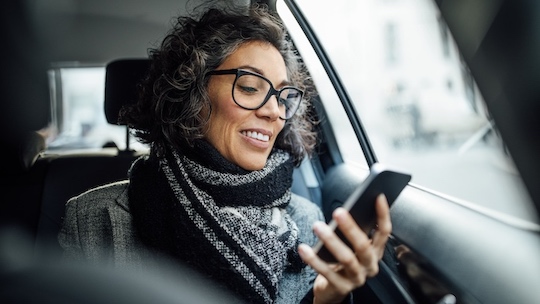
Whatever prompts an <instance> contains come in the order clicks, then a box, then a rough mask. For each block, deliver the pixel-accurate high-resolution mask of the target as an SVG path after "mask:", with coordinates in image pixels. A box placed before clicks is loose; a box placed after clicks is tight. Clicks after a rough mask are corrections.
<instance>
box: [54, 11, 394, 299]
mask: <svg viewBox="0 0 540 304" xmlns="http://www.w3.org/2000/svg"><path fill="white" fill-rule="evenodd" d="M151 58H152V62H153V64H152V67H151V69H150V73H149V76H148V78H147V79H146V80H145V82H144V84H143V85H142V87H141V88H142V89H141V92H140V100H139V101H138V103H137V104H135V105H134V106H132V107H130V108H128V109H126V111H125V112H124V114H123V120H124V121H125V122H126V123H127V124H128V125H129V126H130V127H131V128H133V129H134V130H136V136H137V137H138V138H139V139H140V140H141V141H142V142H144V143H148V144H150V146H151V153H150V155H149V156H148V157H144V158H141V159H139V160H137V161H136V162H135V163H134V164H133V166H132V168H131V170H130V173H129V181H126V182H121V183H115V184H112V185H107V186H105V187H101V188H98V189H94V190H91V191H89V192H87V193H84V194H82V195H80V196H78V197H76V198H73V199H71V200H70V201H69V203H68V205H67V210H66V219H65V222H64V226H63V229H62V231H61V233H60V237H59V239H60V243H61V245H62V246H63V248H64V249H65V254H66V256H68V257H72V258H78V259H85V260H89V261H92V262H102V261H103V260H106V261H110V262H112V263H114V264H115V265H117V266H122V265H129V266H130V267H132V266H133V265H138V266H141V267H144V264H145V262H144V259H145V258H147V256H146V255H147V254H146V253H147V252H148V251H149V252H150V255H151V256H152V258H156V257H158V258H159V257H162V258H172V259H173V260H175V261H179V262H181V263H182V264H184V265H188V266H190V267H192V268H194V269H196V270H197V271H199V272H201V273H202V274H204V275H205V276H206V277H208V278H211V279H213V280H215V282H217V284H219V285H223V286H224V287H225V288H228V289H229V290H231V291H233V292H234V293H235V294H236V295H238V296H240V297H241V298H243V299H245V300H246V301H247V302H252V303H274V302H276V303H299V302H301V301H304V302H316V303H339V302H341V301H343V300H346V299H347V298H348V295H349V294H350V292H351V291H352V290H353V289H354V288H356V287H358V286H361V285H362V284H364V282H365V279H366V278H367V277H370V276H373V275H375V274H376V273H377V272H378V268H377V263H378V261H379V260H380V259H381V258H382V253H383V249H384V245H385V243H386V240H387V238H388V235H389V233H390V229H391V228H390V227H391V224H390V220H389V212H388V207H387V205H386V201H385V199H384V198H381V199H378V200H377V208H378V209H377V210H378V216H379V219H378V225H379V229H378V231H377V232H375V234H374V236H373V238H372V239H369V238H368V237H367V236H366V235H365V234H364V233H363V232H362V231H361V230H360V228H359V227H358V226H357V225H356V224H355V222H354V220H352V218H351V217H350V215H349V214H348V213H347V212H346V211H344V210H342V209H338V210H336V212H335V213H334V218H335V219H336V220H337V221H338V223H339V228H340V229H341V230H342V231H343V232H344V234H345V236H347V237H348V239H349V241H350V242H351V244H352V245H353V248H354V250H351V249H349V247H347V246H346V245H345V244H344V243H343V242H342V241H340V240H339V239H338V238H337V236H336V235H335V234H334V233H333V232H332V231H331V230H330V229H329V227H328V226H327V225H326V224H324V222H323V220H324V219H323V217H322V214H321V211H320V210H319V209H318V208H317V206H316V205H314V204H313V203H311V202H309V201H307V200H305V199H303V198H301V197H299V196H296V195H294V194H292V193H291V191H290V188H291V182H292V172H293V168H294V166H295V165H297V164H299V162H300V161H301V160H302V158H303V157H304V155H306V154H308V153H310V152H311V150H312V148H313V145H314V142H315V136H314V133H313V132H312V130H311V128H312V122H311V120H310V117H309V111H308V104H307V99H308V98H309V95H310V90H311V88H310V85H309V84H310V83H309V78H308V77H307V75H306V73H305V71H304V68H303V66H301V64H300V61H299V60H298V57H297V56H296V55H295V53H294V52H293V50H292V49H291V46H290V44H289V43H288V42H287V41H286V39H285V31H284V29H283V28H282V25H281V24H280V22H279V21H278V19H277V18H275V17H273V16H272V15H271V14H269V13H268V12H267V10H266V9H265V8H262V7H252V8H251V9H250V10H249V12H248V13H247V14H245V13H238V12H234V10H230V11H227V12H224V11H223V10H216V9H211V10H209V11H207V12H206V13H204V14H203V15H202V16H201V17H200V18H199V19H194V18H191V17H180V18H178V19H177V23H176V24H175V26H174V27H173V29H172V30H171V31H170V32H169V34H168V35H167V37H166V38H165V39H164V41H163V43H162V44H161V46H160V48H159V49H156V50H153V51H152V52H151ZM313 232H315V234H313ZM316 237H318V238H320V239H322V240H323V241H324V242H325V245H326V246H327V247H328V248H329V249H330V250H331V251H332V252H333V253H334V255H335V256H336V258H337V260H338V262H339V263H337V264H328V263H325V262H323V261H322V260H320V259H319V258H318V257H317V256H316V254H315V253H314V252H313V251H312V250H311V247H310V246H312V245H313V244H314V243H315V241H316ZM306 264H307V265H309V266H306Z"/></svg>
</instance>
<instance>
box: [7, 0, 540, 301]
mask: <svg viewBox="0 0 540 304" xmlns="http://www.w3.org/2000/svg"><path fill="white" fill-rule="evenodd" d="M396 1H397V0H396ZM402 1H404V0H402ZM45 2H46V1H35V3H33V4H30V1H9V2H8V4H9V5H8V6H7V8H8V9H6V10H3V11H2V13H1V15H2V18H0V19H1V20H2V38H3V39H2V40H3V41H10V43H8V44H7V45H6V47H5V48H4V49H3V50H2V53H1V54H2V56H0V57H1V59H0V60H2V66H3V67H4V69H3V71H2V93H3V96H4V98H3V101H2V102H1V104H2V106H1V107H2V108H1V111H2V117H1V125H2V128H3V129H4V130H7V132H6V133H8V134H6V135H5V136H3V137H2V139H1V140H2V146H1V154H0V155H1V157H2V158H1V159H2V160H3V161H2V165H1V170H0V172H1V173H0V174H2V180H3V182H2V187H1V189H2V193H3V194H4V196H3V198H2V202H1V204H0V232H1V233H0V272H1V278H0V282H2V284H1V285H2V286H4V287H1V288H0V301H2V302H4V300H2V299H5V300H7V301H14V302H18V303H49V302H50V303H52V302H55V301H56V300H58V299H71V300H73V299H75V300H81V299H87V300H88V301H87V302H85V303H109V302H110V303H113V302H114V303H119V302H126V303H127V302H129V303H145V301H148V299H150V296H152V297H155V298H154V299H159V300H161V301H158V302H162V303H173V302H174V303H178V300H179V298H181V299H182V302H183V303H195V302H197V303H218V302H219V303H238V302H236V301H237V300H236V299H229V298H228V297H227V295H221V294H220V293H219V292H218V291H215V290H212V289H211V288H210V287H211V286H210V287H209V286H205V287H204V288H202V287H201V286H200V285H204V281H202V280H201V282H199V281H198V280H194V281H191V280H190V278H195V277H196V275H195V274H192V273H190V272H189V271H185V270H181V271H179V272H178V273H177V274H175V279H174V280H172V279H171V281H173V282H176V283H177V284H180V285H181V287H178V285H174V284H173V285H174V286H170V285H171V284H170V282H168V283H167V282H163V281H160V280H158V279H156V278H155V277H153V276H152V275H148V277H140V278H131V279H130V278H126V277H118V276H116V274H113V273H110V272H107V271H104V272H99V273H98V272H95V270H89V269H86V268H79V267H72V268H70V267H65V265H57V264H56V262H58V260H59V258H60V256H61V249H60V247H59V244H58V241H57V234H58V232H59V230H60V227H61V224H62V219H63V216H64V208H65V203H66V202H67V201H68V200H69V198H71V197H73V196H76V195H78V194H80V193H83V192H85V191H87V190H89V189H91V188H94V187H99V186H101V185H105V184H107V183H110V182H114V181H119V180H123V179H126V178H127V174H128V171H129V168H130V165H131V163H132V162H133V161H134V160H135V159H136V158H138V157H141V156H143V155H145V154H146V153H148V150H144V149H142V150H138V149H134V148H133V147H132V144H131V141H130V130H129V128H128V127H127V126H122V127H123V128H124V129H125V130H124V132H125V133H124V134H125V141H124V142H122V143H121V144H119V143H115V142H110V141H106V142H105V144H103V145H102V147H100V148H99V149H88V150H83V149H74V150H72V151H68V152H63V151H55V150H52V151H51V150H49V151H48V150H47V141H46V138H45V137H44V136H43V135H42V133H40V132H39V130H41V129H43V128H44V127H46V126H47V125H48V124H49V123H50V120H51V117H53V116H54V115H55V114H54V110H51V108H52V107H53V105H54V103H53V102H52V101H51V100H52V98H50V94H51V93H50V87H51V86H50V82H49V81H50V80H49V79H48V78H47V77H45V76H46V75H44V74H46V73H44V71H47V70H49V69H50V68H51V66H54V64H53V63H54V62H55V61H58V62H60V61H61V60H63V61H70V60H73V61H75V60H81V62H82V63H80V64H81V65H84V62H85V58H87V62H92V63H93V64H94V65H96V64H95V62H94V61H98V62H99V64H100V65H101V66H102V67H104V68H105V83H104V92H103V96H104V98H103V106H102V108H101V110H102V111H103V114H104V116H105V117H106V121H107V123H108V124H110V125H115V126H116V125H118V124H119V123H118V115H119V111H120V109H121V108H122V106H123V105H126V104H128V103H132V102H134V101H135V99H136V94H135V92H136V86H137V84H138V82H139V81H140V80H141V79H142V78H143V77H144V75H145V72H146V71H147V69H148V66H149V63H150V61H149V59H148V58H146V57H145V56H144V54H143V55H141V52H139V53H136V52H135V51H133V52H132V53H130V52H128V51H126V49H129V47H130V46H131V45H129V44H130V43H134V42H133V41H135V40H136V39H134V38H133V37H134V36H137V29H142V28H144V26H146V25H149V29H145V30H141V32H140V35H142V36H145V37H146V35H147V36H152V35H154V36H155V37H154V38H153V39H155V41H158V40H159V38H160V37H161V36H159V35H163V34H164V28H165V29H166V26H163V24H165V25H167V22H168V20H164V21H163V23H162V24H161V27H160V26H157V25H156V24H153V23H151V22H150V21H148V20H147V19H145V17H140V16H139V19H131V22H133V24H130V23H129V22H126V20H125V19H127V16H128V15H129V14H130V13H131V14H136V12H137V10H135V9H133V10H130V7H131V6H137V5H140V6H141V7H143V6H144V4H143V3H142V2H141V1H136V2H134V3H130V1H121V0H115V1H110V2H107V1H105V0H103V1H94V2H95V3H94V2H92V1H87V0H77V1H76V0H73V1H65V3H64V4H63V5H64V6H62V4H61V3H60V2H61V1H53V2H54V3H57V2H58V3H60V4H59V5H60V6H61V7H62V8H63V9H66V10H68V11H69V10H73V11H77V9H75V8H77V7H78V9H80V10H81V11H82V10H83V9H86V13H85V14H83V13H80V15H77V14H74V15H72V16H70V17H69V18H75V17H77V16H78V17H80V18H81V20H79V21H77V22H75V21H73V20H72V21H73V22H74V23H73V24H72V26H73V29H74V30H73V32H72V33H68V31H67V30H66V37H68V38H67V39H66V40H60V39H64V38H61V36H60V35H59V36H58V37H56V38H55V39H57V40H54V39H53V40H51V41H52V42H51V41H47V42H46V43H44V41H42V40H41V36H39V35H38V34H39V33H40V32H39V31H37V30H36V29H35V28H33V27H32V25H33V23H32V20H33V19H32V18H35V14H36V7H37V8H45V7H46V6H47V5H46V4H45ZM68 2H69V5H67V4H66V3H68ZM185 2H186V1H168V0H163V1H156V2H155V3H153V4H152V5H153V6H155V15H152V16H154V18H156V16H159V18H164V17H163V16H169V17H172V16H174V15H175V14H176V13H177V12H179V11H181V10H182V9H183V8H185V7H186V6H187V7H189V6H190V5H193V3H192V2H191V1H187V4H186V3H185ZM194 2H196V1H194ZM244 2H245V3H246V4H248V3H250V1H244ZM251 2H264V3H266V4H268V5H269V7H270V8H272V9H273V10H276V11H279V10H278V9H277V6H278V5H282V7H285V8H286V9H287V10H288V11H290V14H291V16H293V17H294V20H296V22H297V23H298V25H299V27H300V28H301V30H302V32H303V34H304V35H305V36H306V39H307V41H309V43H310V44H311V46H312V48H313V50H314V52H315V53H316V55H317V58H318V60H319V61H320V63H319V64H320V65H321V66H322V68H323V69H324V73H325V74H326V75H327V77H328V79H329V81H330V83H331V84H332V87H333V89H334V90H335V91H336V96H337V99H338V100H330V101H329V100H327V99H326V100H325V98H324V96H323V94H320V95H319V96H317V97H316V98H315V100H314V101H313V104H314V109H315V112H316V115H317V117H318V118H319V120H320V121H321V123H320V124H318V125H317V126H316V127H317V132H318V135H319V143H318V145H317V150H316V152H317V153H316V154H315V155H313V156H312V157H310V158H306V159H305V160H304V161H303V163H302V164H301V165H300V166H299V167H297V168H295V171H294V175H293V186H292V191H293V192H294V193H296V194H299V195H301V196H304V197H306V198H308V199H309V200H311V201H312V202H314V203H316V204H317V205H318V206H319V207H321V209H322V211H323V213H324V215H325V218H326V219H327V221H329V220H330V219H331V213H332V211H333V210H334V209H335V208H337V207H339V206H341V205H343V204H344V202H345V201H346V200H347V198H348V197H349V195H350V194H351V193H353V192H354V190H355V189H357V188H358V187H359V186H360V185H361V184H362V182H363V181H364V178H365V177H366V176H367V174H368V172H369V166H371V165H373V164H374V163H377V162H379V159H378V157H377V153H376V150H377V149H375V147H374V145H372V142H371V141H370V132H369V131H370V130H368V129H367V128H365V126H364V123H363V122H362V120H361V119H360V118H359V117H360V116H358V115H357V114H356V109H355V106H354V105H353V102H352V101H351V99H353V98H352V97H351V96H350V95H349V94H348V91H347V89H348V88H347V87H346V86H345V85H344V83H343V82H341V79H340V75H339V73H338V71H337V70H336V69H334V67H333V66H332V60H331V59H330V58H329V57H328V56H327V54H326V52H325V48H324V45H323V43H322V42H321V40H319V39H318V38H317V33H316V32H315V31H314V30H313V28H312V27H311V24H310V20H308V17H307V16H308V14H304V11H303V10H302V6H301V5H300V4H301V2H302V1H295V0H284V1H280V0H269V1H255V0H253V1H251ZM398 2H399V1H398ZM432 2H433V3H434V5H435V6H436V8H437V9H438V10H439V11H440V15H441V16H442V18H443V19H444V21H445V22H446V24H447V26H448V29H449V31H450V32H451V33H452V35H453V37H454V39H455V41H456V45H457V47H458V48H459V50H460V52H461V54H462V59H463V61H464V62H465V63H466V65H467V67H468V69H470V72H471V74H472V75H473V76H474V79H475V81H476V83H477V85H478V89H479V91H480V92H481V93H482V95H483V98H484V100H485V103H486V107H487V109H488V110H489V113H490V114H491V116H492V117H491V118H492V119H493V121H494V122H495V123H496V125H497V131H498V132H499V133H500V136H501V137H502V138H503V139H504V142H505V145H506V149H507V151H508V153H509V154H510V155H511V157H512V160H513V162H514V163H515V166H516V168H517V170H518V172H519V175H520V176H521V178H522V179H523V183H524V185H525V189H526V192H527V195H528V196H529V197H530V199H531V201H532V202H533V204H534V208H535V209H534V211H533V213H535V214H534V215H533V217H536V218H538V217H540V188H539V187H538V186H537V185H538V184H539V182H540V162H539V160H538V157H537V155H540V136H539V135H538V134H539V133H538V132H537V131H536V130H538V127H539V126H538V124H539V123H538V119H537V117H536V116H535V115H536V113H540V111H538V110H539V103H538V102H537V100H538V98H540V91H539V90H538V86H537V85H536V82H537V80H538V79H540V76H539V75H538V73H540V72H539V71H540V66H539V65H540V60H538V58H537V57H538V55H537V54H539V53H540V52H539V51H540V49H539V48H540V35H538V33H539V32H538V31H539V28H538V21H537V20H540V18H538V17H540V5H539V4H536V3H532V2H531V1H525V0H520V1H511V0H498V1H487V0H485V1H484V0H478V1H464V0H460V1H456V0H454V1H450V0H435V1H432ZM92 3H93V4H92ZM32 5H34V6H32ZM321 5H331V4H330V3H323V4H321ZM98 6H104V7H106V9H104V10H107V9H109V10H112V9H115V10H116V11H117V12H116V16H115V17H114V18H116V19H114V18H113V17H112V15H114V14H112V13H111V15H110V16H107V18H102V17H103V16H101V17H100V16H99V14H98V13H97V11H98V9H97V7H98ZM151 7H152V6H151ZM151 7H148V8H146V9H147V10H148V9H150V8H151ZM61 11H62V9H60V10H58V12H61ZM149 14H150V15H151V13H149ZM50 16H55V15H54V14H51V15H50ZM69 18H68V19H69ZM92 18H94V19H92ZM146 18H150V17H146ZM165 19H167V18H165ZM104 20H106V21H107V22H104ZM133 20H138V23H136V24H135V22H134V21H133ZM64 21H65V20H64ZM100 21H103V22H101V23H100ZM92 22H97V23H99V25H98V26H96V27H95V28H93V29H98V30H97V31H100V34H101V35H102V36H103V38H102V39H103V41H100V42H99V43H97V42H96V44H97V45H98V47H97V48H96V47H92V48H90V46H89V45H90V44H92V43H90V44H88V42H86V44H84V43H81V42H82V41H86V40H84V39H89V40H90V41H92V39H101V38H99V37H100V36H98V35H96V36H95V37H94V38H88V37H93V36H92V34H91V33H89V32H88V31H90V29H85V28H84V26H83V25H88V24H90V23H92ZM122 22H124V23H122ZM116 23H118V24H116ZM150 24H151V26H150ZM114 25H116V26H118V27H114V30H112V28H113V26H114ZM128 25H131V28H129V27H128ZM108 26H110V27H111V30H110V35H109V36H107V35H104V34H103V33H107V32H109V29H108V28H107V27H108ZM122 27H125V28H122ZM53 28H54V27H53ZM75 29H77V30H78V31H77V30H75ZM127 33H129V34H127ZM155 33H160V34H158V35H156V34H155ZM122 34H124V36H123V37H124V38H125V40H126V44H128V45H127V46H124V47H123V48H122V49H119V50H118V51H117V50H103V52H104V53H107V52H108V53H107V54H106V55H101V54H100V51H101V50H99V49H98V48H99V47H101V46H105V45H107V44H111V45H115V43H114V42H115V41H116V40H122ZM70 35H71V36H70ZM75 35H80V37H75ZM85 35H86V36H85ZM292 36H293V37H292V39H293V41H294V42H295V43H296V41H295V38H296V36H294V35H292ZM23 37H24V38H23ZM49 38H51V37H49ZM69 38H73V41H71V42H70V41H68V40H69ZM128 38H129V39H128ZM94 42H95V41H94ZM48 43H57V44H58V49H62V48H66V50H62V51H58V50H52V49H51V50H50V53H48V52H47V51H43V52H38V51H36V50H39V49H40V46H45V45H48ZM69 43H75V44H77V43H79V44H80V45H79V46H78V47H73V48H69V47H67V46H68V45H69ZM111 48H112V49H114V46H113V47H111ZM44 49H45V48H44ZM69 50H72V51H73V52H75V51H76V50H78V52H79V54H77V56H80V58H79V59H75V57H71V56H75V55H74V54H69V52H68V51H69ZM63 52H64V53H63ZM91 52H96V55H95V56H94V57H92V54H91ZM143 53H144V51H143ZM300 53H301V54H302V52H300ZM50 61H52V62H53V63H51V62H50ZM306 61H307V60H306ZM309 68H310V66H308V69H309ZM313 69H315V68H313ZM349 90H350V88H349ZM334 106H335V107H342V108H343V109H344V111H345V112H346V113H347V115H348V118H349V120H350V126H349V128H351V130H353V131H354V133H355V134H356V139H357V141H358V145H359V146H360V147H361V149H362V153H363V156H362V157H363V158H365V162H366V164H367V167H366V168H360V169H359V168H358V166H356V165H351V163H349V162H347V161H346V160H345V159H344V157H343V156H342V155H343V153H344V151H343V146H340V144H339V143H338V141H339V140H338V139H337V135H338V134H336V133H339V132H341V129H340V127H337V126H334V125H332V122H331V121H330V120H328V119H326V117H327V116H328V113H327V111H329V110H330V107H334ZM29 109H32V110H29ZM381 159H382V158H381ZM412 177H413V178H412V181H411V183H410V184H409V185H408V186H407V187H406V188H405V190H404V191H403V192H402V193H401V194H400V195H399V197H398V198H397V200H396V201H395V203H394V204H393V205H392V208H391V217H392V224H393V230H392V236H391V239H390V240H389V242H388V244H387V247H386V252H385V255H384V257H383V260H382V261H381V262H380V271H379V274H378V275H377V276H375V277H373V278H370V279H369V280H368V281H367V283H366V285H365V286H363V287H361V288H359V289H357V290H355V291H354V295H353V299H354V302H355V303H448V304H450V303H501V304H502V303H537V302H539V301H540V295H539V293H538V292H537V290H536V288H537V287H538V286H540V259H539V258H538V257H539V256H540V225H539V223H538V222H533V221H527V220H523V219H519V218H516V217H513V216H508V215H505V214H502V213H500V212H492V211H490V210H486V209H484V208H478V207H475V206H473V205H471V204H468V203H467V202H464V200H460V199H456V198H455V197H453V196H452V195H447V194H445V193H441V192H437V191H432V190H431V189H429V188H428V187H423V186H422V185H421V184H418V183H415V175H414V174H412ZM493 187H497V185H493ZM13 231H16V233H15V232H13ZM6 232H7V234H6ZM12 232H13V233H12ZM9 233H12V234H11V235H10V234H9ZM19 233H21V235H19ZM15 238H23V239H25V242H26V245H25V246H26V247H25V246H19V245H18V242H17V241H16V240H15ZM23 257H27V258H26V260H24V259H23ZM30 261H32V262H30ZM47 265H49V266H50V265H57V267H56V268H54V267H53V266H51V267H46V266H47ZM132 279H133V280H132ZM178 279H179V280H180V281H177V280H178ZM151 280H155V282H159V283H162V284H163V285H160V284H157V283H156V284H150V283H149V282H151ZM98 281H101V282H103V283H105V284H101V285H100V284H97V283H96V284H94V282H98ZM118 281H124V282H125V286H122V289H121V291H120V292H118V294H117V295H116V297H109V295H110V294H111V292H112V291H111V290H110V289H107V285H108V284H106V283H113V282H118ZM8 282H9V284H8ZM45 282H47V284H45ZM199 283H200V284H199ZM44 284H45V285H44ZM130 284H131V285H130ZM75 285H76V286H75ZM158 285H159V286H158ZM134 286H136V288H133V287H134ZM124 287H125V289H124ZM28 289H32V290H36V292H35V294H29V293H26V292H25V290H28ZM134 289H136V290H138V292H136V293H135V294H130V293H129V292H128V291H129V290H134ZM145 293H146V296H143V295H144V294H145ZM51 294H52V295H53V296H49V295H51ZM149 295H150V296H149ZM40 297H41V298H40ZM40 299H41V301H40ZM216 299H220V300H219V301H218V300H216ZM6 303H7V302H6Z"/></svg>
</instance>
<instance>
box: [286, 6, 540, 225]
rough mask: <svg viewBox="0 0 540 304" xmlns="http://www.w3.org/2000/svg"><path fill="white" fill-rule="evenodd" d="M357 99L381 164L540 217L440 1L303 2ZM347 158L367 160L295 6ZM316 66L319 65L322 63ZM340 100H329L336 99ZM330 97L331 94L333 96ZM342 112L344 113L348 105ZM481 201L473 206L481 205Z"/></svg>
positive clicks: (462, 196) (297, 35) (436, 188)
mask: <svg viewBox="0 0 540 304" xmlns="http://www.w3.org/2000/svg"><path fill="white" fill-rule="evenodd" d="M297 3H298V4H299V6H300V8H301V9H302V11H303V13H304V14H305V16H306V18H307V19H308V21H309V23H310V25H311V26H312V27H313V29H314V31H315V33H316V35H317V37H318V38H319V40H320V42H321V44H322V45H323V48H324V50H325V51H326V52H327V53H328V55H329V57H330V60H331V62H332V64H333V65H334V67H335V68H336V70H337V72H338V73H339V76H340V78H341V80H342V81H343V82H344V85H345V87H346V89H347V91H348V93H349V95H350V96H351V98H352V100H353V102H354V104H355V107H356V111H357V113H358V115H359V116H360V119H361V121H362V123H363V125H364V127H365V128H366V130H367V134H368V136H369V140H370V141H371V144H372V146H373V149H374V151H375V154H376V156H377V158H378V160H379V161H380V162H383V163H387V164H390V165H392V166H396V167H398V168H402V169H403V170H406V171H409V172H411V173H412V175H413V179H412V184H414V185H416V186H418V187H422V188H425V189H427V190H429V191H433V192H436V193H439V194H443V195H447V196H449V197H450V198H451V199H454V200H455V201H459V202H461V203H463V204H466V205H469V206H473V207H474V208H481V209H485V208H488V210H489V212H495V213H499V214H506V215H511V216H515V217H517V218H520V219H524V220H527V221H531V222H538V219H537V218H536V217H535V212H533V211H534V209H533V206H532V202H531V201H530V197H529V196H528V194H527V191H526V189H525V187H524V185H523V182H522V180H521V178H520V176H519V174H518V173H517V171H516V169H515V167H514V164H513V162H512V160H511V158H510V157H509V155H508V154H507V152H506V149H505V146H504V144H503V142H502V141H501V139H500V137H499V135H498V132H497V128H496V126H495V124H494V123H493V121H492V120H491V119H490V117H489V113H488V112H487V110H486V108H485V107H484V102H483V99H482V96H481V93H480V92H479V91H478V89H477V87H476V84H475V82H474V79H473V78H472V76H471V74H470V73H469V70H468V68H467V67H466V65H465V64H464V63H463V62H462V60H461V57H460V54H459V52H458V50H457V48H456V46H455V43H454V41H453V38H452V36H451V33H450V32H449V30H448V28H447V27H446V25H445V23H444V21H443V20H442V19H441V16H440V14H439V11H438V8H437V6H436V4H435V3H434V2H432V1H431V0H393V1H390V0H386V1H378V0H377V1H376V0H367V1H357V0H336V1H333V2H332V5H325V6H322V5H320V4H317V1H310V0H299V1H297ZM278 4H279V5H278V10H279V12H280V15H281V16H282V18H283V19H284V21H285V23H286V25H287V27H288V28H289V30H290V31H291V36H292V38H293V40H294V42H295V44H296V45H297V47H298V49H299V51H300V53H301V55H302V56H303V57H304V59H305V61H306V64H307V65H308V69H310V73H311V74H312V76H313V78H314V81H315V84H316V85H317V87H318V91H319V93H320V95H321V99H322V100H323V102H324V103H325V105H326V104H327V103H333V104H334V106H326V107H325V109H326V111H328V112H329V113H328V119H329V121H330V122H331V123H332V124H333V126H334V130H335V133H336V134H335V135H336V137H338V138H337V140H338V144H339V145H340V149H341V153H342V154H343V157H344V159H345V161H347V162H349V163H351V162H352V163H360V164H363V163H365V160H363V159H361V158H362V154H361V152H360V149H359V147H358V146H357V145H355V144H354V145H353V144H351V143H352V142H357V140H356V138H355V137H354V133H353V132H352V131H349V130H346V129H351V127H350V125H343V121H342V119H343V117H345V116H343V114H335V113H332V112H333V111H343V109H341V107H337V106H335V105H336V103H339V101H338V100H336V97H335V95H334V96H331V94H332V93H329V92H328V90H332V89H331V88H330V87H329V83H328V81H327V80H324V79H325V77H323V76H321V74H323V73H324V71H323V70H322V69H321V68H320V67H319V66H320V63H318V62H315V61H318V59H317V57H316V56H313V54H312V53H313V51H312V50H310V49H311V47H310V46H309V45H308V43H307V40H306V39H305V37H302V36H303V34H302V33H301V31H300V30H298V29H296V30H295V28H298V25H297V24H295V23H296V21H294V20H293V18H292V16H291V15H290V13H289V12H287V10H288V9H287V7H286V6H285V5H283V3H281V2H279V1H278ZM314 62H315V63H314ZM329 98H330V99H331V100H328V99H329ZM325 99H326V100H325ZM338 108H339V109H338ZM471 203H472V204H471Z"/></svg>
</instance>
